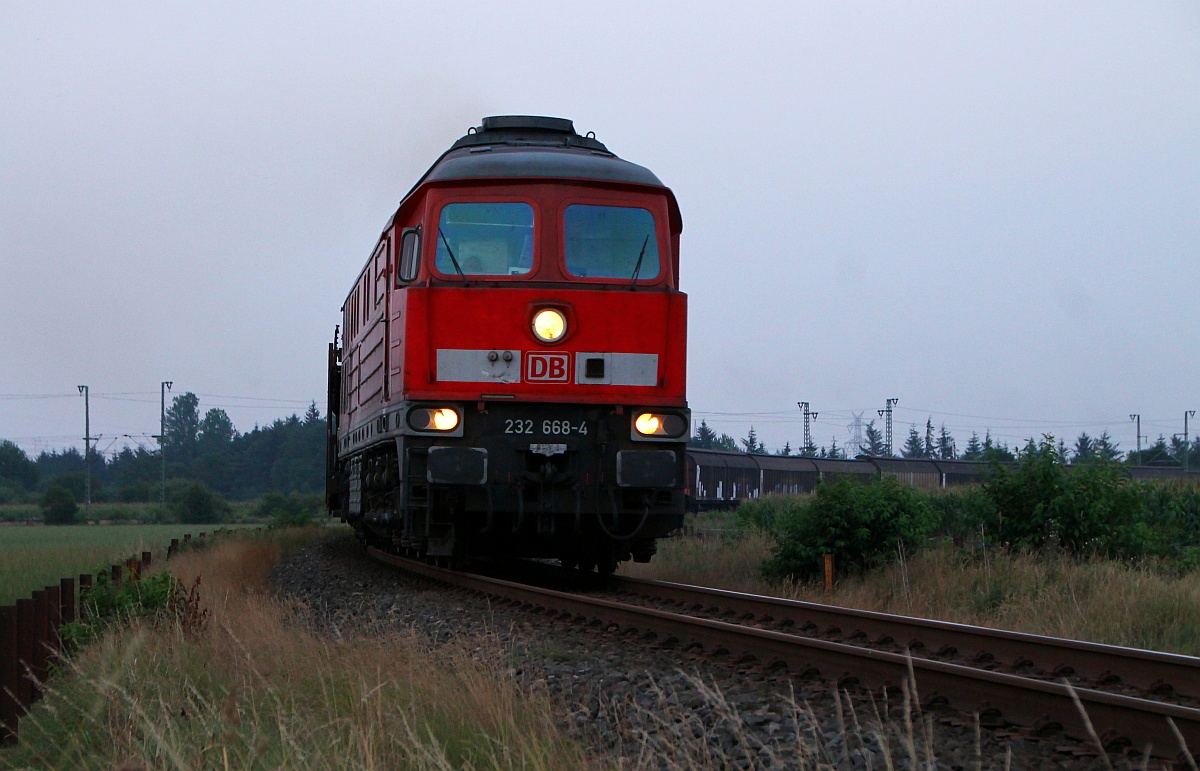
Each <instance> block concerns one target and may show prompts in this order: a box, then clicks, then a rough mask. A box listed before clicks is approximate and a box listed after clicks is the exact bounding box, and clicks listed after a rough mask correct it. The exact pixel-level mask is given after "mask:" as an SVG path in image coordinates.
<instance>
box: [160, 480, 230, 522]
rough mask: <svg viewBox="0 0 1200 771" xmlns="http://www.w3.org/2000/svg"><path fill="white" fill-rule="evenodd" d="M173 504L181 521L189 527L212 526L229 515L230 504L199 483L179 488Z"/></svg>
mask: <svg viewBox="0 0 1200 771" xmlns="http://www.w3.org/2000/svg"><path fill="white" fill-rule="evenodd" d="M173 504H174V509H175V513H176V516H178V517H179V521H180V522H183V523H185V524H189V525H208V524H212V523H214V522H219V521H221V519H222V518H223V517H224V516H226V515H228V514H229V504H227V503H226V502H225V501H224V500H222V499H221V498H220V496H218V495H217V494H216V493H214V492H213V491H212V490H209V489H208V488H207V487H205V486H204V485H202V484H200V483H199V482H188V483H186V484H184V485H182V486H181V487H180V488H178V492H177V493H176V494H175V498H174V501H173Z"/></svg>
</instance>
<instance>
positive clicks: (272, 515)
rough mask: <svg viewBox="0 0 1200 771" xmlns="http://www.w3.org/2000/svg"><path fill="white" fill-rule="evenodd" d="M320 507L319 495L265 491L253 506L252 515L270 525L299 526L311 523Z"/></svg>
mask: <svg viewBox="0 0 1200 771" xmlns="http://www.w3.org/2000/svg"><path fill="white" fill-rule="evenodd" d="M320 509H321V496H320V495H301V494H300V493H296V492H293V493H291V494H290V495H286V496H285V495H282V494H280V493H267V494H266V495H264V496H263V497H262V498H261V499H260V500H259V502H258V505H257V506H255V507H254V517H255V519H258V520H261V521H266V522H269V523H270V525H271V527H300V526H303V525H309V524H312V520H313V517H314V516H315V515H316V514H318V513H319V512H320Z"/></svg>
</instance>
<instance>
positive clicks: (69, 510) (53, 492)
mask: <svg viewBox="0 0 1200 771" xmlns="http://www.w3.org/2000/svg"><path fill="white" fill-rule="evenodd" d="M78 511H79V504H78V503H76V502H75V496H74V495H72V494H71V491H70V490H68V489H67V488H65V487H63V486H62V485H60V484H52V485H50V486H49V487H48V488H46V492H45V493H44V494H43V495H42V520H43V521H44V522H45V523H46V524H47V525H73V524H75V514H76V513H77V512H78Z"/></svg>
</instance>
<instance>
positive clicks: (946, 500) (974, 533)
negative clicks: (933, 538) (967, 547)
mask: <svg viewBox="0 0 1200 771" xmlns="http://www.w3.org/2000/svg"><path fill="white" fill-rule="evenodd" d="M927 500H928V501H929V507H930V508H931V509H932V510H933V513H934V518H935V519H936V520H937V522H938V523H939V524H938V528H937V530H938V532H939V533H940V534H942V535H944V536H946V537H947V538H951V539H954V540H955V542H964V541H969V542H974V541H977V540H979V539H980V528H981V527H982V528H984V530H986V528H987V527H988V525H990V524H991V523H992V522H994V521H995V520H996V504H995V502H994V501H993V500H992V499H991V497H990V496H989V495H988V494H987V493H986V492H984V491H983V489H982V488H980V487H978V486H972V487H963V488H958V489H954V490H935V491H932V492H931V493H929V494H928V497H927Z"/></svg>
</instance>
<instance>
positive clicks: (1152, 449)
mask: <svg viewBox="0 0 1200 771" xmlns="http://www.w3.org/2000/svg"><path fill="white" fill-rule="evenodd" d="M1126 460H1127V462H1128V463H1129V465H1131V466H1178V465H1179V462H1178V461H1177V460H1176V459H1175V457H1174V456H1173V455H1172V454H1171V450H1170V449H1169V448H1168V447H1167V439H1166V437H1164V436H1163V435H1162V434H1159V435H1158V441H1156V442H1155V443H1154V444H1152V445H1150V446H1149V447H1147V448H1146V449H1144V450H1142V451H1141V452H1140V453H1139V452H1137V451H1136V450H1135V451H1134V452H1131V453H1129V457H1128V458H1127V459H1126Z"/></svg>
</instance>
